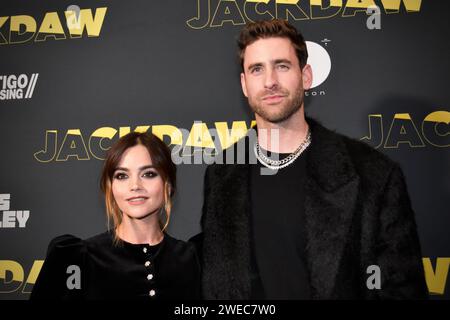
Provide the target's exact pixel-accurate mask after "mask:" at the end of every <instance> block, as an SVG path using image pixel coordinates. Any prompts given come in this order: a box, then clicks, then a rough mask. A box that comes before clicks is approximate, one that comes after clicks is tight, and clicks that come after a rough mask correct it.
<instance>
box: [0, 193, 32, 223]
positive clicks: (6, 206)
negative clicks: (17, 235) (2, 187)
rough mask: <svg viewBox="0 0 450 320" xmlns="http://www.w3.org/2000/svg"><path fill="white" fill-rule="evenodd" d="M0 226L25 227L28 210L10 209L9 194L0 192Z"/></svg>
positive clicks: (28, 215)
mask: <svg viewBox="0 0 450 320" xmlns="http://www.w3.org/2000/svg"><path fill="white" fill-rule="evenodd" d="M0 216H1V219H0V228H25V226H26V224H27V221H28V218H29V217H30V210H11V194H9V193H6V194H2V193H0Z"/></svg>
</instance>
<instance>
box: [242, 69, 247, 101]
mask: <svg viewBox="0 0 450 320" xmlns="http://www.w3.org/2000/svg"><path fill="white" fill-rule="evenodd" d="M241 87H242V93H243V94H244V96H246V97H248V95H247V84H246V82H245V74H244V73H243V72H241Z"/></svg>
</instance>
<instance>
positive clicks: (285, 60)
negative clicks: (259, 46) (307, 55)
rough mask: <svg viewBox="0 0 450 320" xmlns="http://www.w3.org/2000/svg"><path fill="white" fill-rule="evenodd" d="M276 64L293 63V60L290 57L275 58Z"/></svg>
mask: <svg viewBox="0 0 450 320" xmlns="http://www.w3.org/2000/svg"><path fill="white" fill-rule="evenodd" d="M273 63H274V64H278V63H287V64H292V62H291V61H290V60H288V59H275V60H273Z"/></svg>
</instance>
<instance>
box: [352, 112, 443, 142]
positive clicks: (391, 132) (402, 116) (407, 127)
mask: <svg viewBox="0 0 450 320" xmlns="http://www.w3.org/2000/svg"><path fill="white" fill-rule="evenodd" d="M383 116H384V117H383ZM368 120H369V122H368V123H369V130H368V131H369V134H368V135H367V136H364V137H362V138H361V140H363V141H365V142H367V143H368V144H370V145H371V146H372V147H374V148H380V147H381V148H386V149H389V148H391V149H397V148H401V147H409V148H423V147H425V146H427V145H430V146H433V147H437V148H448V147H450V112H448V111H445V110H442V111H434V112H431V113H430V114H428V115H427V116H426V117H425V118H424V119H423V120H422V121H420V119H417V118H413V117H411V115H410V114H409V113H396V114H394V116H386V115H382V114H370V115H369V116H368ZM417 124H419V125H417ZM386 132H387V133H386Z"/></svg>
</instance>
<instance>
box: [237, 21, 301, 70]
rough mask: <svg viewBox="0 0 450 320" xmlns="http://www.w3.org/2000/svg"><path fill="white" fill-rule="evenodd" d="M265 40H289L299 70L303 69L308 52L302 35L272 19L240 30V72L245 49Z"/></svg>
mask: <svg viewBox="0 0 450 320" xmlns="http://www.w3.org/2000/svg"><path fill="white" fill-rule="evenodd" d="M265 38H287V39H289V40H291V43H292V45H293V46H294V48H295V52H296V53H297V58H298V61H299V64H300V68H302V69H303V67H304V66H305V65H306V61H307V60H308V50H307V48H306V43H305V39H304V38H303V36H302V34H301V33H300V32H299V31H297V29H296V28H295V27H294V26H292V25H290V24H289V23H288V22H287V21H285V20H280V19H274V20H271V21H257V22H251V23H248V24H247V25H246V26H245V27H244V29H242V31H241V33H240V35H239V39H238V47H239V62H240V64H241V68H242V70H244V54H245V48H247V46H249V45H251V44H252V43H253V42H255V41H256V40H259V39H265Z"/></svg>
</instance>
